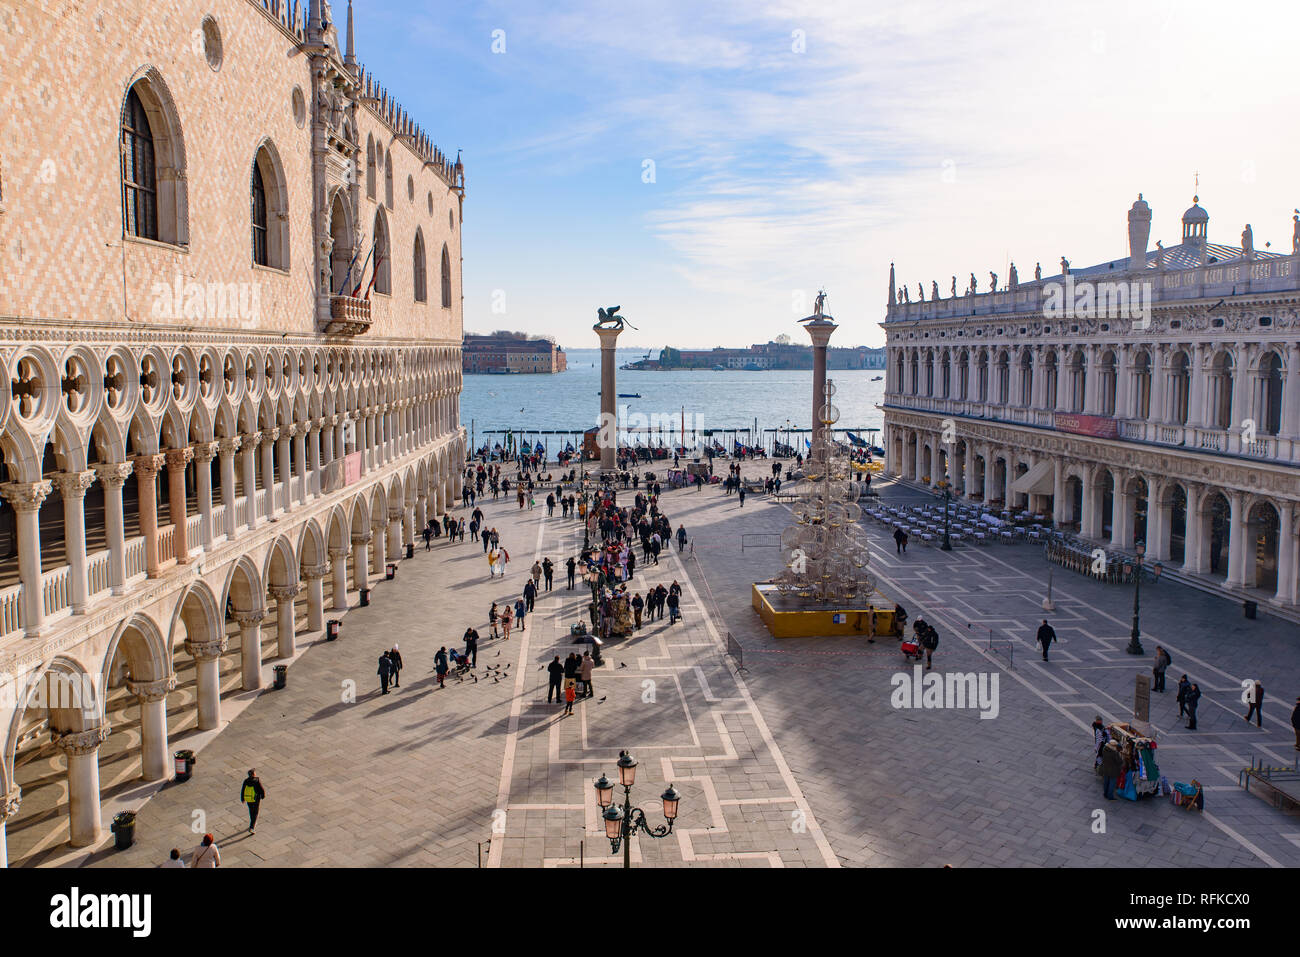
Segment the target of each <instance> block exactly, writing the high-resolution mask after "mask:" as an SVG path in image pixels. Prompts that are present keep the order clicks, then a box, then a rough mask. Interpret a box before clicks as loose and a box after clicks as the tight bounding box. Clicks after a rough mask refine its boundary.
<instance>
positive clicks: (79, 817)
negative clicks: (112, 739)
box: [54, 724, 109, 847]
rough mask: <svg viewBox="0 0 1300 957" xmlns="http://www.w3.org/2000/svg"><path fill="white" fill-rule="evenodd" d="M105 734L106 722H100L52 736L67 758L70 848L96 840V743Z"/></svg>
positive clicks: (97, 745)
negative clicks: (83, 728) (89, 726)
mask: <svg viewBox="0 0 1300 957" xmlns="http://www.w3.org/2000/svg"><path fill="white" fill-rule="evenodd" d="M108 733H109V728H108V725H106V724H101V725H97V726H96V727H93V728H87V729H86V730H85V731H70V732H67V733H66V734H57V735H56V736H55V738H54V744H55V746H56V747H58V748H59V749H60V750H61V751H62V752H63V753H64V754H65V755H66V756H67V760H68V830H69V832H70V840H69V843H70V844H72V846H73V847H89V846H90V845H92V844H95V843H98V841H99V836H100V833H101V829H100V821H99V818H100V811H99V746H100V745H101V744H103V743H104V741H105V739H106V738H107V737H108Z"/></svg>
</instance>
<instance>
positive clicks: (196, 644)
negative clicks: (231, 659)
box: [185, 637, 229, 661]
mask: <svg viewBox="0 0 1300 957" xmlns="http://www.w3.org/2000/svg"><path fill="white" fill-rule="evenodd" d="M228 645H229V641H228V640H227V639H226V638H224V637H222V638H219V639H217V640H215V641H189V640H188V639H187V640H186V642H185V650H186V651H187V652H189V654H190V656H191V657H192V658H193V659H194V660H195V661H215V660H216V659H218V658H220V657H221V656H222V655H223V654H225V653H226V648H227V647H228Z"/></svg>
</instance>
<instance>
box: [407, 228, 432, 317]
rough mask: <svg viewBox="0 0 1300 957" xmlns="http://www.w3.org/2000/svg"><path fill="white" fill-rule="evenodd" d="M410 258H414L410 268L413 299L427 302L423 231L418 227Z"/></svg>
mask: <svg viewBox="0 0 1300 957" xmlns="http://www.w3.org/2000/svg"><path fill="white" fill-rule="evenodd" d="M412 258H413V260H414V261H413V262H412V264H411V269H412V275H413V276H414V278H415V301H416V302H428V301H429V291H428V283H427V281H426V278H425V271H424V233H422V232H420V230H418V229H417V230H416V231H415V248H414V249H413V250H412Z"/></svg>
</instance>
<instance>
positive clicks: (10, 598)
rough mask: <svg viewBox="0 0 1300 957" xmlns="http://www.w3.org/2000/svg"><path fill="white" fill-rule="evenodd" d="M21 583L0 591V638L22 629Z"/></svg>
mask: <svg viewBox="0 0 1300 957" xmlns="http://www.w3.org/2000/svg"><path fill="white" fill-rule="evenodd" d="M22 605H23V583H22V582H19V583H18V584H17V585H10V586H9V587H8V588H6V589H4V590H3V591H0V637H2V636H5V635H12V634H14V633H15V632H17V631H20V630H21V629H22Z"/></svg>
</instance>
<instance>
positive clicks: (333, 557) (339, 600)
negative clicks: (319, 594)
mask: <svg viewBox="0 0 1300 957" xmlns="http://www.w3.org/2000/svg"><path fill="white" fill-rule="evenodd" d="M349 554H350V552H349V550H348V549H346V548H331V549H330V563H331V567H332V569H333V572H334V605H333V608H334V610H335V611H347V610H348V555H349Z"/></svg>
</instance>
